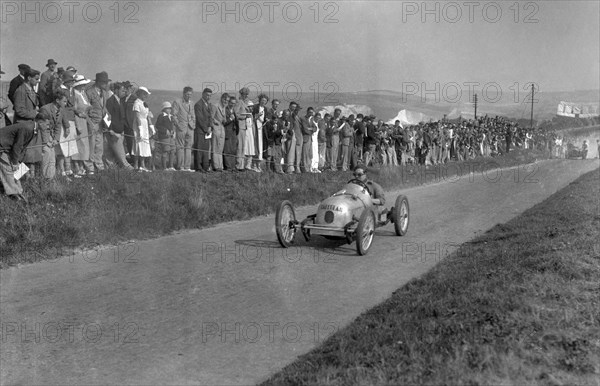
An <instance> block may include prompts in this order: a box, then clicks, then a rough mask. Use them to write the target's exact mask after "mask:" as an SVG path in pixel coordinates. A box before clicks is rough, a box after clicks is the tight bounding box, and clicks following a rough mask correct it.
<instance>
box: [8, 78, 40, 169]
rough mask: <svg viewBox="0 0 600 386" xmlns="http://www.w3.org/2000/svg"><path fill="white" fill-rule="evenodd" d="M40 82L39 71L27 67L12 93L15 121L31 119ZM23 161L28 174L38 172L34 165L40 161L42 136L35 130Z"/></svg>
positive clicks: (33, 117)
mask: <svg viewBox="0 0 600 386" xmlns="http://www.w3.org/2000/svg"><path fill="white" fill-rule="evenodd" d="M39 82H40V72H39V71H37V70H33V69H29V70H27V72H26V73H25V82H24V83H23V84H21V85H20V86H19V88H18V89H17V91H15V94H14V101H15V102H14V105H13V109H14V110H15V118H14V120H15V123H17V122H23V121H33V120H34V119H35V116H36V115H37V113H38V110H39V99H38V96H37V94H36V92H35V90H34V88H35V86H36V85H37V84H38V83H39ZM23 162H24V163H25V164H26V165H27V166H28V167H29V169H30V176H35V175H37V174H39V170H37V168H36V166H38V164H39V163H40V162H42V137H41V133H40V132H37V134H36V136H35V137H34V139H33V140H32V141H31V142H30V143H29V147H28V148H27V150H26V151H25V158H24V159H23Z"/></svg>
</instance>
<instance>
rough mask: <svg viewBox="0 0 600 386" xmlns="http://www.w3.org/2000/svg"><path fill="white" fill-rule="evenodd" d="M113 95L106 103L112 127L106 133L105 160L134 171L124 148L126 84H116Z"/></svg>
mask: <svg viewBox="0 0 600 386" xmlns="http://www.w3.org/2000/svg"><path fill="white" fill-rule="evenodd" d="M113 92H114V93H113V95H112V96H111V97H110V98H108V100H107V101H106V111H107V113H108V115H109V117H110V126H109V127H108V131H107V132H106V142H107V148H106V152H105V158H106V160H107V161H108V162H107V163H110V162H114V163H116V164H117V166H118V167H120V168H124V169H133V167H132V166H131V165H130V164H129V162H127V159H126V157H125V147H124V146H123V141H124V133H125V124H126V117H125V104H124V103H123V99H124V98H125V96H126V95H127V89H126V88H125V84H124V83H117V84H115V87H114V91H113Z"/></svg>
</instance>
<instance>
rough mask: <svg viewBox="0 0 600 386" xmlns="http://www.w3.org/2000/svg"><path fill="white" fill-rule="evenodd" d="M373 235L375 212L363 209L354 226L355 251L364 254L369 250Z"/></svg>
mask: <svg viewBox="0 0 600 386" xmlns="http://www.w3.org/2000/svg"><path fill="white" fill-rule="evenodd" d="M374 237H375V213H373V211H372V210H365V211H364V212H363V213H362V215H361V216H360V220H358V226H357V227H356V251H357V252H358V254H359V255H361V256H364V255H366V254H367V253H368V252H369V249H370V248H371V245H372V244H373V238H374Z"/></svg>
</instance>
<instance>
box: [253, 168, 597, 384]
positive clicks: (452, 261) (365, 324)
mask: <svg viewBox="0 0 600 386" xmlns="http://www.w3.org/2000/svg"><path fill="white" fill-rule="evenodd" d="M599 176H600V174H599V171H598V170H595V171H593V172H590V173H588V174H585V175H584V176H582V177H580V178H579V179H577V180H576V181H574V182H573V183H571V184H570V185H569V186H567V187H566V188H564V189H563V190H561V191H559V192H557V193H555V194H554V195H552V196H551V197H550V198H548V199H547V200H545V201H544V202H542V203H540V204H538V205H536V206H534V207H533V208H531V209H529V210H527V211H526V212H525V213H524V214H522V215H521V216H519V217H517V218H515V219H513V220H512V221H510V222H508V223H506V224H502V225H498V226H496V227H494V228H492V229H491V230H489V231H488V232H487V233H485V234H483V235H482V236H480V237H478V238H476V239H475V240H473V241H472V242H470V243H467V244H465V245H463V246H462V247H461V248H460V249H459V250H458V251H457V252H456V253H455V254H453V255H451V256H449V257H448V258H447V259H445V260H444V261H442V262H441V263H440V264H438V265H437V266H436V267H435V268H433V269H432V270H431V271H430V272H428V273H427V274H425V275H424V276H423V277H421V278H419V279H415V280H412V281H411V282H409V283H408V284H407V285H405V286H404V287H402V288H401V289H399V290H397V291H396V292H395V293H394V294H393V295H392V296H391V297H390V298H389V299H388V300H387V301H385V302H384V303H382V304H380V305H378V306H376V307H375V308H373V309H371V310H369V311H367V312H365V313H364V314H363V315H361V316H359V317H358V318H357V319H356V320H355V321H354V322H353V323H352V324H351V325H349V326H348V327H346V328H345V329H343V330H341V331H339V332H338V333H336V334H335V335H333V336H332V337H331V338H329V339H328V340H327V341H326V342H324V344H323V345H321V346H320V347H318V348H317V349H315V350H313V351H312V352H310V353H308V354H306V355H304V356H301V357H300V358H299V359H298V360H297V361H296V362H294V363H292V364H290V365H289V366H287V367H286V368H284V369H283V370H282V371H281V372H280V373H278V374H276V375H274V376H273V377H271V378H270V379H269V380H268V381H267V382H265V383H264V385H305V384H311V385H312V384H318V385H387V384H390V385H412V384H428V385H441V384H456V385H480V384H487V385H490V384H494V385H500V384H508V385H524V384H533V385H536V384H537V385H562V384H575V385H585V384H587V385H598V382H599V381H600V281H599V278H600V244H599V243H598V240H600V230H599V228H600V207H599V201H598V197H600V178H599Z"/></svg>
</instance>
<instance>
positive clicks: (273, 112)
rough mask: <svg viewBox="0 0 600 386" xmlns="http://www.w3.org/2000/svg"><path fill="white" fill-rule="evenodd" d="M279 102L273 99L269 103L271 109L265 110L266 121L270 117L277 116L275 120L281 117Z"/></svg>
mask: <svg viewBox="0 0 600 386" xmlns="http://www.w3.org/2000/svg"><path fill="white" fill-rule="evenodd" d="M280 104H281V102H280V101H279V99H273V100H272V101H271V107H269V108H268V109H267V119H270V118H271V116H272V115H275V116H277V118H279V117H281V111H279V110H278V109H279V105H280Z"/></svg>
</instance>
